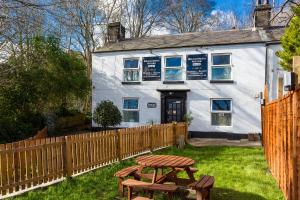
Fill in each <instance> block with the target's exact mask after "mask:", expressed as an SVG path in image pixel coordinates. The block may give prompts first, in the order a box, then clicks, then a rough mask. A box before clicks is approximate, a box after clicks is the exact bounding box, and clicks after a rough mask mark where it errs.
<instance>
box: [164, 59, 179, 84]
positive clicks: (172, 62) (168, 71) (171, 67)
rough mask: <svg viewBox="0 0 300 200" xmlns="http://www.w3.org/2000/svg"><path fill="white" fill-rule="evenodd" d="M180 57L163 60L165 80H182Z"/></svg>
mask: <svg viewBox="0 0 300 200" xmlns="http://www.w3.org/2000/svg"><path fill="white" fill-rule="evenodd" d="M181 63H182V62H181V56H176V57H167V58H166V59H165V66H166V67H165V80H166V81H181V80H182V64H181Z"/></svg>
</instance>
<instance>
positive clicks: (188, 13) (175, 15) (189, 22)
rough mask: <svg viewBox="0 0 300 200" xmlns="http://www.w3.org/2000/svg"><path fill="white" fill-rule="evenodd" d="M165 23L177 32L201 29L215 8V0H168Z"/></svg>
mask: <svg viewBox="0 0 300 200" xmlns="http://www.w3.org/2000/svg"><path fill="white" fill-rule="evenodd" d="M166 5H167V6H166V9H165V11H164V19H165V20H164V24H165V26H166V28H167V29H169V30H171V32H175V33H186V32H196V31H200V30H201V29H202V28H203V27H204V25H205V24H207V20H208V18H209V16H210V13H211V11H212V9H213V8H214V5H215V2H214V0H166Z"/></svg>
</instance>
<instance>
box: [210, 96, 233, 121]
mask: <svg viewBox="0 0 300 200" xmlns="http://www.w3.org/2000/svg"><path fill="white" fill-rule="evenodd" d="M211 125H213V126H231V125H232V100H231V99H212V100H211Z"/></svg>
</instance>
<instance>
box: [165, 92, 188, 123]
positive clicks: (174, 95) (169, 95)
mask: <svg viewBox="0 0 300 200" xmlns="http://www.w3.org/2000/svg"><path fill="white" fill-rule="evenodd" d="M186 93H187V92H186V91H172V90H171V91H161V95H160V98H161V110H160V113H161V118H160V119H161V123H162V124H164V123H167V119H166V103H167V101H166V100H167V99H168V98H170V99H176V98H177V99H181V100H182V103H183V113H182V115H183V116H184V115H185V114H186V99H187V94H186Z"/></svg>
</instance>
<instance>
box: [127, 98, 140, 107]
mask: <svg viewBox="0 0 300 200" xmlns="http://www.w3.org/2000/svg"><path fill="white" fill-rule="evenodd" d="M138 105H139V100H138V99H124V105H123V108H124V109H138V107H139V106H138Z"/></svg>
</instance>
